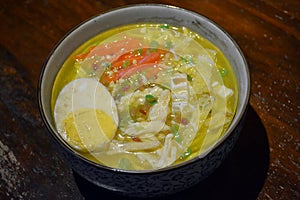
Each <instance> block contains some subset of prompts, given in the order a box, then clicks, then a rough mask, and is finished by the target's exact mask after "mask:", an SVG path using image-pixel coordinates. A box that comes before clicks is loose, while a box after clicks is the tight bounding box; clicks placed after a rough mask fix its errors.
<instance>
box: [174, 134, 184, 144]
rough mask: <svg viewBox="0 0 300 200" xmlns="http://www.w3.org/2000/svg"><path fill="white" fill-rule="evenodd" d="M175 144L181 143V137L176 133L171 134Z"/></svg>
mask: <svg viewBox="0 0 300 200" xmlns="http://www.w3.org/2000/svg"><path fill="white" fill-rule="evenodd" d="M173 135H174V138H175V140H176V142H182V137H181V136H180V134H179V133H178V132H175V133H173Z"/></svg>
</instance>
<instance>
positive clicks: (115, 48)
mask: <svg viewBox="0 0 300 200" xmlns="http://www.w3.org/2000/svg"><path fill="white" fill-rule="evenodd" d="M72 82H75V83H76V84H73V85H72V87H71V86H70V84H71V83H72ZM85 82H87V83H88V84H86V83H85ZM82 85H86V87H85V88H84V89H83V86H82ZM96 88H98V89H96ZM99 88H100V89H99ZM66 91H67V92H66ZM78 91H79V92H78ZM72 93H75V94H72ZM63 99H65V100H63ZM236 104H237V84H236V78H235V76H234V72H233V70H232V68H231V66H230V64H229V62H228V61H227V59H226V57H225V56H224V55H223V53H222V52H221V51H220V50H219V49H218V48H217V47H216V46H214V45H213V44H212V43H211V42H209V41H208V40H206V39H205V38H203V37H202V36H200V35H198V34H196V33H195V32H193V31H191V30H189V29H187V28H186V27H175V26H172V25H168V24H133V25H127V26H121V27H117V28H115V29H111V30H108V31H106V32H104V33H101V34H99V35H97V36H95V37H93V38H91V39H90V40H88V41H86V42H85V43H84V44H82V45H81V46H80V47H79V48H78V49H76V50H75V51H74V52H73V53H72V55H71V56H70V57H69V58H68V59H67V60H66V61H65V63H64V64H63V66H62V68H61V70H60V71H59V73H58V75H57V77H56V80H55V83H54V86H53V91H52V108H53V112H54V116H55V117H54V118H55V123H56V125H57V130H58V133H59V134H60V135H61V136H62V138H63V139H64V140H65V141H66V142H67V143H69V144H70V145H71V146H72V147H73V148H74V150H75V151H78V152H79V153H80V154H82V155H83V156H85V157H86V158H88V159H90V160H92V161H94V162H97V163H100V164H103V165H106V166H109V167H112V168H120V169H126V170H149V169H159V168H163V167H166V166H169V165H173V164H177V163H180V162H183V161H185V160H188V159H191V158H193V157H195V156H198V155H200V154H202V153H205V151H207V150H208V149H210V148H211V147H212V146H213V145H214V144H215V143H216V142H217V141H218V140H219V139H220V138H221V137H222V135H223V134H224V133H225V131H226V129H227V128H228V126H229V125H230V123H231V121H232V119H233V117H234V114H235V109H236Z"/></svg>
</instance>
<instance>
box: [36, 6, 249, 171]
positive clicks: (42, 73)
mask: <svg viewBox="0 0 300 200" xmlns="http://www.w3.org/2000/svg"><path fill="white" fill-rule="evenodd" d="M136 7H157V8H164V9H172V10H174V12H176V10H177V11H183V12H185V13H188V14H191V15H193V16H195V17H197V18H202V19H204V20H205V21H207V22H208V23H210V24H212V25H213V26H215V27H216V28H217V29H219V30H220V31H221V32H222V33H223V34H225V35H226V37H227V38H228V39H229V40H230V41H231V42H232V43H233V45H234V47H235V48H236V50H237V52H238V54H239V56H240V57H241V59H242V62H243V63H244V66H243V70H245V74H246V80H244V81H245V85H246V87H245V89H246V97H245V100H244V102H242V104H241V108H240V110H241V112H240V114H239V116H236V115H235V116H234V118H233V120H235V123H231V124H230V126H229V127H228V129H227V130H226V132H225V133H224V134H223V136H222V137H221V138H220V139H218V140H217V142H216V143H215V144H214V146H213V148H210V149H209V150H208V151H207V152H205V153H204V154H203V155H202V156H201V157H199V156H196V157H194V158H192V159H189V160H186V161H184V162H181V163H178V164H175V165H170V166H167V167H164V168H159V169H152V170H125V169H118V168H113V167H109V166H106V165H102V164H100V163H96V162H93V161H91V160H89V159H87V158H85V157H83V156H82V155H80V154H79V153H78V152H76V151H75V150H72V147H70V146H69V145H68V144H67V143H64V142H63V141H62V139H61V138H59V136H58V135H57V134H56V132H55V130H53V128H52V127H51V125H50V122H48V120H47V116H46V114H45V111H44V104H43V101H42V95H43V94H42V91H41V88H42V83H43V80H44V77H45V76H46V74H45V70H46V68H47V67H48V61H49V60H50V58H51V57H52V55H53V54H54V52H55V51H56V50H57V49H58V48H59V46H60V45H61V43H62V42H63V41H64V40H65V39H66V38H67V37H69V36H70V35H71V34H72V33H73V32H74V31H75V30H77V29H78V28H79V27H81V26H83V25H85V24H86V23H88V22H90V21H92V20H94V19H97V18H100V17H102V16H104V15H107V14H110V13H113V12H118V11H123V10H126V9H131V8H136ZM250 85H251V82H250V73H249V67H248V63H247V61H246V58H245V56H244V54H243V52H242V50H241V48H240V47H239V45H238V44H237V43H236V41H235V40H234V39H233V38H232V37H231V36H230V35H229V34H228V33H227V31H225V30H224V29H223V28H222V27H221V26H220V25H218V24H217V23H215V22H214V21H212V20H211V19H209V18H208V17H206V16H204V15H202V14H200V13H197V12H195V11H192V10H189V9H186V8H182V7H177V6H174V5H169V4H158V3H141V4H130V5H126V6H120V7H115V8H112V9H109V10H107V11H105V12H101V13H99V14H97V15H94V16H92V17H90V18H88V19H86V20H84V21H82V22H81V23H79V24H77V25H76V26H74V27H73V28H72V29H70V30H69V31H68V32H67V33H66V34H65V35H64V36H63V37H62V38H61V39H60V40H59V41H58V42H57V43H56V44H55V46H54V47H53V48H52V50H51V52H50V53H49V54H48V56H47V57H46V59H45V61H44V62H43V64H42V68H41V71H40V75H39V79H38V84H37V100H38V109H39V113H40V116H41V118H42V121H43V122H44V125H45V126H46V128H47V130H48V132H49V133H50V135H51V136H52V137H53V138H54V139H55V141H56V142H57V143H59V146H60V147H62V148H63V149H64V150H66V151H68V153H71V154H72V155H74V156H75V157H76V158H79V160H81V161H83V162H85V163H88V164H89V165H91V166H94V167H96V168H99V169H102V170H105V171H109V172H115V173H122V174H144V175H146V174H147V175H149V174H157V173H163V172H167V171H172V170H176V169H178V168H182V167H185V166H187V165H190V164H192V163H195V162H197V161H198V160H202V159H204V158H205V157H207V156H208V155H209V154H211V153H212V152H213V151H215V150H216V149H217V148H218V147H219V146H220V145H221V144H222V143H224V142H225V140H226V139H227V138H228V137H229V136H230V135H232V134H233V133H234V130H235V129H236V128H237V126H238V125H239V124H240V122H241V120H242V118H243V116H244V115H245V114H246V110H247V106H248V104H249V99H250ZM239 101H240V99H239Z"/></svg>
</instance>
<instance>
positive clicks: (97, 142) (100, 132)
mask: <svg viewBox="0 0 300 200" xmlns="http://www.w3.org/2000/svg"><path fill="white" fill-rule="evenodd" d="M54 120H55V123H56V127H57V131H58V132H59V134H61V136H62V137H63V138H64V139H65V140H66V141H67V142H68V143H69V144H70V145H71V146H72V147H73V148H75V149H77V150H79V151H84V152H95V151H98V150H101V148H103V147H104V146H105V144H108V143H109V142H110V141H111V140H112V138H113V137H114V135H115V132H116V130H117V126H118V123H119V119H118V113H117V107H116V104H115V101H114V99H113V98H112V96H111V95H110V93H109V92H108V90H107V89H106V88H105V86H103V85H102V84H101V83H99V82H98V81H97V80H95V79H91V78H79V79H75V80H73V81H71V82H70V83H68V84H67V85H66V86H65V87H64V88H63V89H62V90H61V92H60V94H59V95H58V98H57V100H56V104H55V108H54Z"/></svg>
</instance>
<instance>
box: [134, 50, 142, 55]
mask: <svg viewBox="0 0 300 200" xmlns="http://www.w3.org/2000/svg"><path fill="white" fill-rule="evenodd" d="M133 53H134V54H135V55H141V54H142V53H143V49H136V50H134V51H133Z"/></svg>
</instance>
